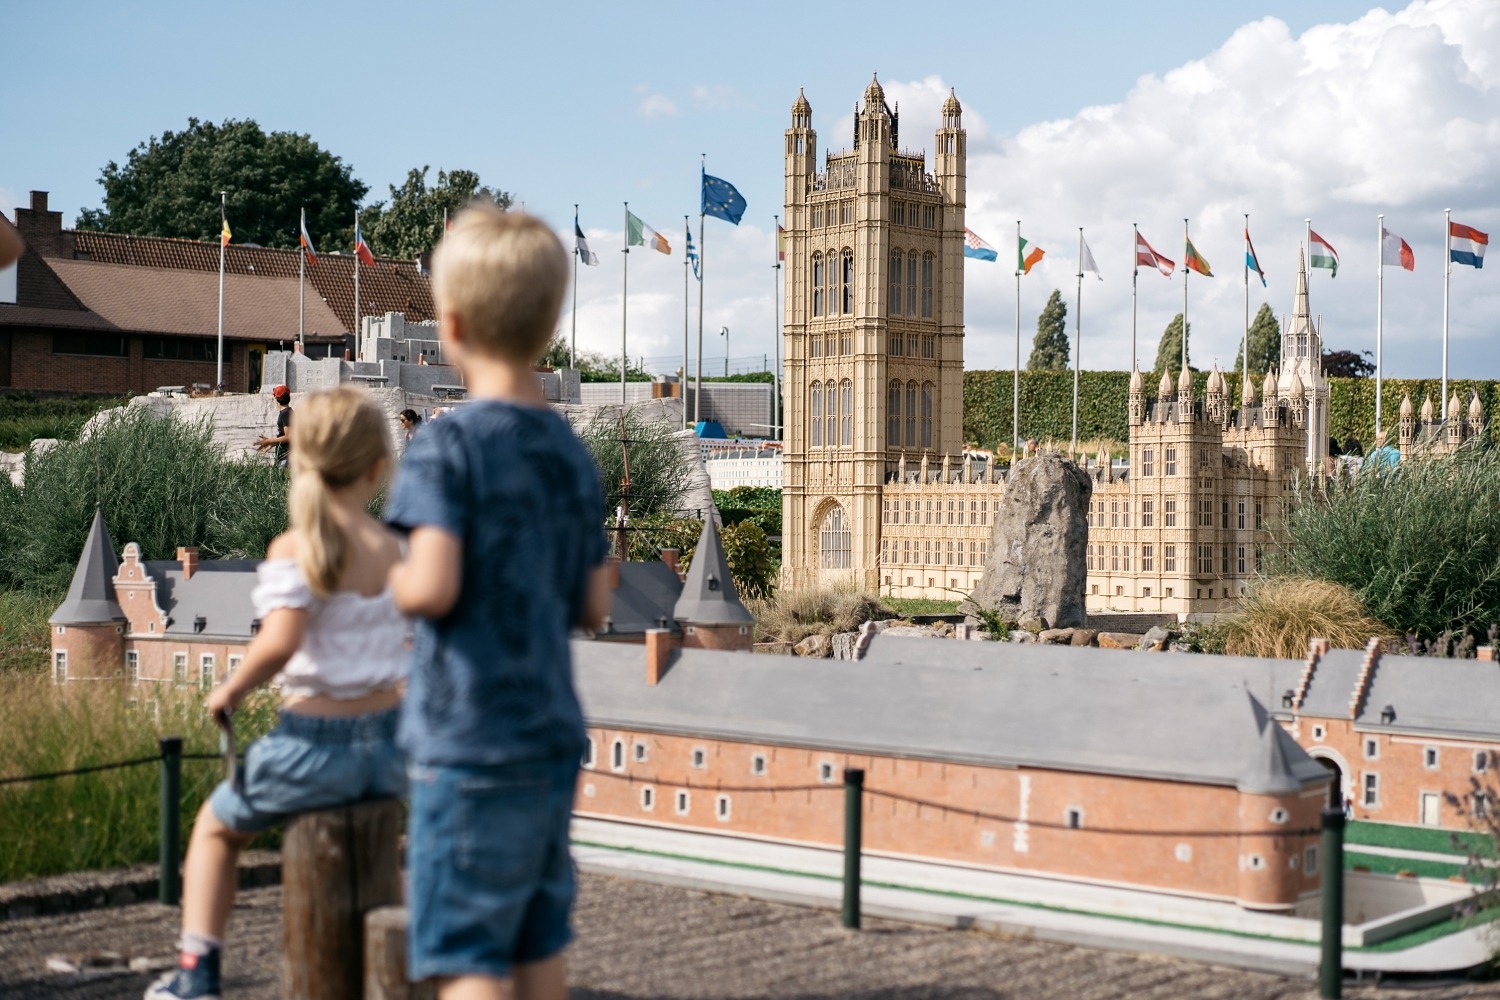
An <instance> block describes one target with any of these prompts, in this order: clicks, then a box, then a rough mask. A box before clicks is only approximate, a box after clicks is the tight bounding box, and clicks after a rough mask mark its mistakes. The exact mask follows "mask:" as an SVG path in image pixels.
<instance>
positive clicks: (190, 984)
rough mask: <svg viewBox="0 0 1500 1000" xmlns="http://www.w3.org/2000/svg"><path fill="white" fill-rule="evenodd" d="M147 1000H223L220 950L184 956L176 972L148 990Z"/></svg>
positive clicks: (170, 973) (169, 974)
mask: <svg viewBox="0 0 1500 1000" xmlns="http://www.w3.org/2000/svg"><path fill="white" fill-rule="evenodd" d="M145 1000H220V997H219V951H218V949H217V948H216V949H214V950H213V951H211V952H209V953H208V954H207V955H189V954H187V953H186V952H184V953H183V955H182V958H181V963H180V964H179V965H178V966H177V968H176V969H174V970H172V971H171V972H169V973H167V974H166V975H165V976H162V977H161V978H160V979H158V980H157V981H156V982H154V983H152V984H151V987H150V989H148V990H146V996H145Z"/></svg>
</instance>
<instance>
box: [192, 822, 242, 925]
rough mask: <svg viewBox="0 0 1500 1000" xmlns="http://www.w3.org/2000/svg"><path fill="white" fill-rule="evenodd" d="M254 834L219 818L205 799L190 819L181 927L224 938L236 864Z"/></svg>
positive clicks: (234, 886) (232, 902)
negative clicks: (190, 829)
mask: <svg viewBox="0 0 1500 1000" xmlns="http://www.w3.org/2000/svg"><path fill="white" fill-rule="evenodd" d="M252 837H253V835H252V834H244V833H237V832H235V831H234V830H231V829H230V828H229V827H227V826H225V825H224V824H223V823H222V822H220V820H219V817H217V816H215V815H214V811H213V810H212V809H211V808H209V804H208V803H207V802H205V803H203V808H201V809H199V810H198V818H197V819H196V820H194V821H193V834H192V838H191V839H190V840H189V842H188V853H187V862H186V863H185V864H184V865H183V886H182V888H183V892H182V931H183V933H184V934H201V935H203V936H205V937H210V938H216V939H218V940H221V941H222V940H223V939H224V928H225V926H226V925H227V924H228V923H229V912H230V910H232V909H233V908H234V892H235V889H236V888H238V884H239V878H238V875H237V874H236V872H235V864H236V862H237V861H238V860H239V856H240V851H241V850H242V849H244V847H245V846H246V845H247V844H249V843H250V841H251V839H252Z"/></svg>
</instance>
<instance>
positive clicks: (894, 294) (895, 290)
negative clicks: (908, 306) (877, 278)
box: [888, 250, 906, 316]
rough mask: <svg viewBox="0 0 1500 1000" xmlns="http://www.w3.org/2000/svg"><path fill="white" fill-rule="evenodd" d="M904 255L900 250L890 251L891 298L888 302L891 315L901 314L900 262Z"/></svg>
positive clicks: (904, 257)
mask: <svg viewBox="0 0 1500 1000" xmlns="http://www.w3.org/2000/svg"><path fill="white" fill-rule="evenodd" d="M905 259H906V255H905V254H903V253H902V252H901V251H900V250H892V251H891V300H890V302H889V304H888V309H889V313H890V315H892V316H900V315H901V262H902V261H903V260H905Z"/></svg>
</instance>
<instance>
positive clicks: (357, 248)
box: [354, 218, 375, 267]
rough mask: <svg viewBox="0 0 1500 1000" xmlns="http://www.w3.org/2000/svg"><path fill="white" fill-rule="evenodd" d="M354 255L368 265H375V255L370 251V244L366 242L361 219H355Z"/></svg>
mask: <svg viewBox="0 0 1500 1000" xmlns="http://www.w3.org/2000/svg"><path fill="white" fill-rule="evenodd" d="M354 257H355V259H356V260H358V261H359V262H360V263H361V264H363V265H365V266H366V267H373V266H374V264H375V255H374V254H373V253H371V252H370V244H368V243H366V242H365V234H364V233H363V232H362V231H360V228H359V219H358V218H355V220H354Z"/></svg>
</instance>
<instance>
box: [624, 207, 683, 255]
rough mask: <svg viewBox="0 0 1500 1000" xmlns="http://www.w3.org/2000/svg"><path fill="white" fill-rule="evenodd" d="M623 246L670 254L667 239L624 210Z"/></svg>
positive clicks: (630, 212)
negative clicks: (624, 230) (646, 248)
mask: <svg viewBox="0 0 1500 1000" xmlns="http://www.w3.org/2000/svg"><path fill="white" fill-rule="evenodd" d="M625 225H626V232H625V245H626V246H628V247H650V248H651V249H652V250H655V251H656V252H657V253H665V254H670V253H671V252H672V245H671V244H670V243H668V242H667V238H666V237H665V236H663V235H662V234H661V233H658V232H657V231H656V230H654V229H652V228H651V227H650V226H648V225H646V224H645V223H644V222H642V221H641V220H640V219H639V218H638V217H637V216H636V214H635V213H634V212H632V211H630V210H629V209H626V210H625Z"/></svg>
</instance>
